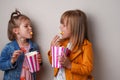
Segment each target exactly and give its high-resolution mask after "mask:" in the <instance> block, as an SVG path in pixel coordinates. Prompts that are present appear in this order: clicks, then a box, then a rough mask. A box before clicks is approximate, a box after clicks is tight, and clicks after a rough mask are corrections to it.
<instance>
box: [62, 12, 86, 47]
mask: <svg viewBox="0 0 120 80" xmlns="http://www.w3.org/2000/svg"><path fill="white" fill-rule="evenodd" d="M64 20H66V23H64V22H65V21H64ZM60 22H61V24H66V25H67V26H68V27H70V30H71V38H70V41H71V42H72V48H74V47H75V46H78V48H81V46H82V44H83V42H84V39H88V36H87V17H86V15H85V13H84V12H83V11H81V10H68V11H66V12H64V13H63V15H62V16H61V20H60Z"/></svg>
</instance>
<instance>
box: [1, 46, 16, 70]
mask: <svg viewBox="0 0 120 80" xmlns="http://www.w3.org/2000/svg"><path fill="white" fill-rule="evenodd" d="M10 52H11V51H10V48H8V46H6V47H5V48H4V49H3V50H2V52H1V55H0V69H1V70H3V71H5V70H10V69H13V68H15V67H16V63H14V64H12V63H11V57H12V55H11V53H10Z"/></svg>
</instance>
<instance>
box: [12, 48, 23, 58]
mask: <svg viewBox="0 0 120 80" xmlns="http://www.w3.org/2000/svg"><path fill="white" fill-rule="evenodd" d="M21 53H22V51H21V50H16V51H14V53H13V56H12V57H18V56H19V55H20V54H21Z"/></svg>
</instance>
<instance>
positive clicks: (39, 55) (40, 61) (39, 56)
mask: <svg viewBox="0 0 120 80" xmlns="http://www.w3.org/2000/svg"><path fill="white" fill-rule="evenodd" d="M37 60H38V63H39V64H41V63H42V57H41V54H37Z"/></svg>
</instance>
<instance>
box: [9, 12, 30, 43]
mask: <svg viewBox="0 0 120 80" xmlns="http://www.w3.org/2000/svg"><path fill="white" fill-rule="evenodd" d="M22 20H30V19H29V18H28V17H27V16H26V15H23V14H21V13H20V12H19V11H18V10H15V12H13V13H12V14H11V17H10V20H9V22H8V39H9V40H10V41H13V40H15V39H16V34H15V33H14V32H13V29H14V28H17V27H19V26H20V24H21V21H22Z"/></svg>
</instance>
